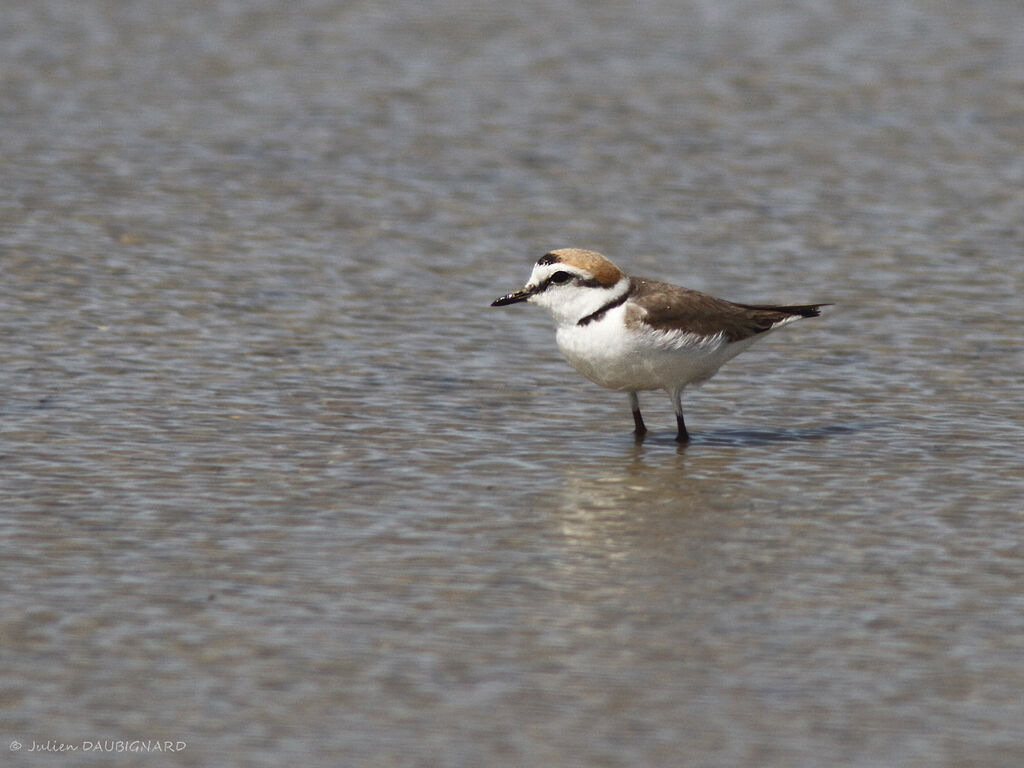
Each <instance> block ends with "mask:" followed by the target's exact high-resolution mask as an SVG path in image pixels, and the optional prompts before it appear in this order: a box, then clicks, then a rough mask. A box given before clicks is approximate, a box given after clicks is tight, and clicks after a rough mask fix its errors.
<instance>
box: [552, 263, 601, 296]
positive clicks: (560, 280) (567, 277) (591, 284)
mask: <svg viewBox="0 0 1024 768" xmlns="http://www.w3.org/2000/svg"><path fill="white" fill-rule="evenodd" d="M560 276H561V277H560ZM556 278H557V279H556ZM569 282H575V283H576V285H578V286H580V287H581V288H607V287H608V286H606V285H602V284H601V283H600V282H598V281H597V280H595V279H594V278H592V277H591V278H584V277H583V275H578V274H576V273H575V272H566V271H565V270H563V269H560V270H558V271H557V272H555V273H554V274H551V275H548V276H547V277H546V278H545V279H544V280H542V281H541V283H540V285H538V286H537V288H536V289H535V290H534V291H533V292H534V293H542V292H544V291H546V290H547V289H548V288H549V287H550V286H551V285H565V284H566V283H569Z"/></svg>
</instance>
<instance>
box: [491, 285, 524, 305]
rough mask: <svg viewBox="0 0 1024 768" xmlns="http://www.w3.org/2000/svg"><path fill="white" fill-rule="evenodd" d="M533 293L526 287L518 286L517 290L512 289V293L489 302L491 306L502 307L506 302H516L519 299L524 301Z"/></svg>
mask: <svg viewBox="0 0 1024 768" xmlns="http://www.w3.org/2000/svg"><path fill="white" fill-rule="evenodd" d="M532 295H533V291H528V290H527V289H526V288H520V289H519V290H518V291H512V293H508V294H505V295H504V296H502V297H501V298H500V299H495V300H494V301H492V302H491V306H492V307H503V306H505V305H506V304H516V303H518V302H520V301H526V300H527V299H528V298H530V297H531V296H532Z"/></svg>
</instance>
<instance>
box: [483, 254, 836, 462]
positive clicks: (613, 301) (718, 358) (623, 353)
mask: <svg viewBox="0 0 1024 768" xmlns="http://www.w3.org/2000/svg"><path fill="white" fill-rule="evenodd" d="M520 301H529V302H532V303H534V304H539V305H540V306H542V307H544V308H546V309H547V310H548V311H549V312H550V313H551V315H552V317H553V318H554V319H555V323H556V324H557V326H558V330H557V333H556V336H555V339H556V341H557V342H558V348H559V349H560V350H561V352H562V354H563V355H564V356H565V359H566V360H568V361H569V363H570V364H572V366H573V367H574V368H575V369H576V370H577V371H579V372H580V373H582V374H583V375H584V376H586V377H587V378H588V379H590V380H591V381H592V382H594V383H595V384H600V385H601V386H602V387H607V388H609V389H614V390H618V391H619V392H626V393H627V394H628V395H629V405H630V408H631V409H632V411H633V423H634V424H635V426H636V429H635V434H636V436H637V439H641V438H642V437H643V435H644V434H645V433H646V432H647V427H646V426H645V425H644V420H643V416H641V415H640V400H639V398H638V397H637V392H639V391H641V390H648V389H664V390H665V391H666V392H668V394H669V396H670V397H671V398H672V405H673V407H674V409H675V413H676V424H677V426H678V428H679V432H678V434H677V435H676V440H678V441H679V442H681V443H684V442H686V441H687V440H689V438H690V436H689V433H688V432H687V431H686V423H685V422H684V421H683V405H682V395H683V389H684V388H686V387H687V386H688V385H690V384H703V383H704V382H705V381H707V380H708V379H710V378H711V377H712V376H714V375H715V374H716V373H717V372H718V369H719V368H721V367H722V365H723V364H724V363H726V362H727V361H728V360H730V359H732V358H733V357H735V356H736V355H738V354H739V353H740V352H742V351H743V350H745V349H746V348H747V347H749V346H750V345H751V344H753V343H754V342H755V341H756V340H757V339H759V338H761V337H762V336H764V335H765V334H766V333H767V332H768V331H771V330H774V329H776V328H779V327H780V326H783V325H786V324H787V323H791V322H793V321H794V320H799V319H800V318H802V317H817V316H818V314H819V308H820V307H823V306H827V305H826V304H805V305H799V306H788V307H780V306H774V305H760V304H734V303H733V302H731V301H726V300H724V299H717V298H715V297H714V296H709V295H708V294H706V293H701V292H700V291H694V290H691V289H689V288H683V287H682V286H678V285H671V284H669V283H663V282H660V281H658V280H649V279H647V278H644V277H629V276H628V275H626V274H625V273H624V272H623V271H622V270H621V269H619V268H618V267H617V266H615V264H613V263H612V262H611V261H610V260H609V259H607V258H605V257H604V256H602V255H601V254H600V253H596V252H595V251H587V250H584V249H582V248H562V249H560V250H557V251H551V252H550V253H548V254H545V255H544V256H542V257H541V258H540V259H539V260H538V261H537V263H536V264H535V265H534V267H533V273H532V274H531V275H530V279H529V281H528V282H527V283H526V286H525V287H523V288H521V289H519V290H518V291H513V292H512V293H509V294H507V295H505V296H502V297H501V298H500V299H496V300H495V301H494V302H493V303H492V304H491V306H492V307H501V306H504V305H505V304H515V303H516V302H520Z"/></svg>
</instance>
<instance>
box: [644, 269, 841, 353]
mask: <svg viewBox="0 0 1024 768" xmlns="http://www.w3.org/2000/svg"><path fill="white" fill-rule="evenodd" d="M630 298H631V299H632V300H633V301H635V302H637V303H638V304H640V305H641V306H642V307H644V309H646V310H647V313H646V315H643V316H641V317H639V318H637V319H638V321H639V322H642V323H645V324H646V325H649V326H651V327H652V328H657V329H658V330H660V331H686V332H687V333H695V334H698V335H700V336H714V335H717V334H719V333H722V334H724V335H725V339H726V341H730V342H732V341H740V340H741V339H746V338H749V337H751V336H755V335H757V334H759V333H764V332H765V331H768V330H771V328H772V326H774V325H775V324H776V323H779V322H782V321H783V320H785V319H786V318H787V317H792V316H794V315H800V316H802V317H816V316H817V315H818V314H819V313H818V308H819V307H820V306H823V305H821V304H807V305H802V306H792V307H780V306H767V305H756V304H734V303H733V302H731V301H726V300H725V299H719V298H715V297H714V296H711V295H709V294H706V293H701V292H700V291H694V290H691V289H689V288H683V287H682V286H678V285H671V284H670V283H663V282H661V281H659V280H648V279H647V278H643V277H638V278H633V279H632V281H631V290H630Z"/></svg>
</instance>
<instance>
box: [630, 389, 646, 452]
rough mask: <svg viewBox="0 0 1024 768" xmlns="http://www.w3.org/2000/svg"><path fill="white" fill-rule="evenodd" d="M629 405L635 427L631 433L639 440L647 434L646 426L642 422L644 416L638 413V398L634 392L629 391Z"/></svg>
mask: <svg viewBox="0 0 1024 768" xmlns="http://www.w3.org/2000/svg"><path fill="white" fill-rule="evenodd" d="M629 407H630V409H631V410H632V411H633V424H634V425H635V427H636V428H635V429H634V430H633V434H634V435H636V437H637V439H638V440H639V439H641V438H642V437H643V436H644V435H646V434H647V426H646V425H645V424H644V417H643V416H641V415H640V398H639V397H637V396H636V392H630V393H629Z"/></svg>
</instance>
